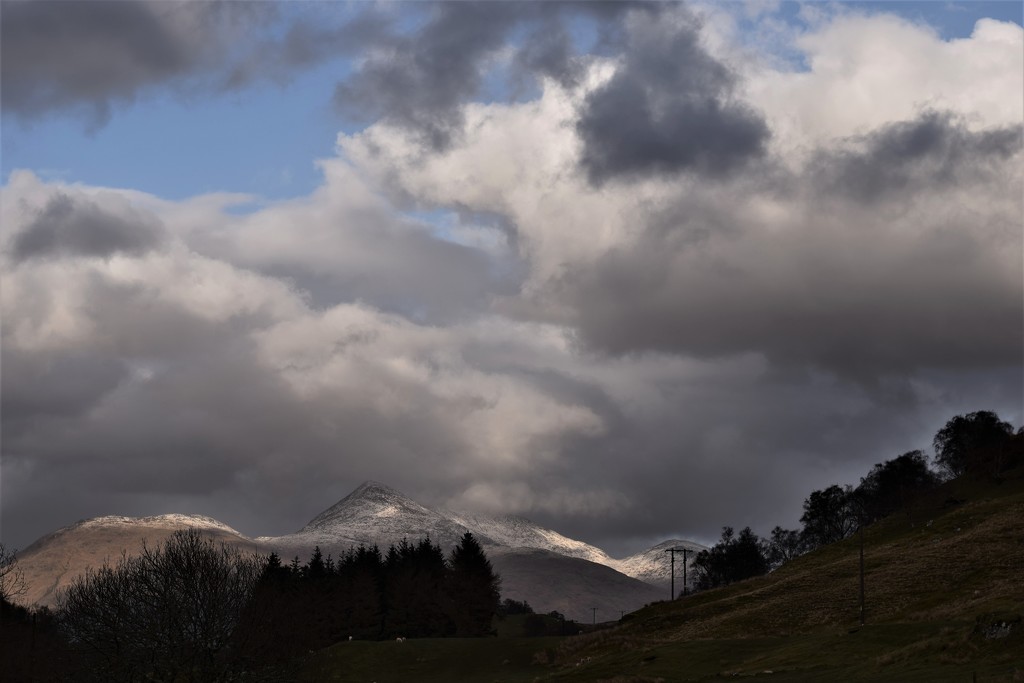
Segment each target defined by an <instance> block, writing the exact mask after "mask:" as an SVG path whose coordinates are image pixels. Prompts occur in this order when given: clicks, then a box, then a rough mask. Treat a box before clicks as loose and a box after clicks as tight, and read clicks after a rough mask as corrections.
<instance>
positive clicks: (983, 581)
mask: <svg viewBox="0 0 1024 683" xmlns="http://www.w3.org/2000/svg"><path fill="white" fill-rule="evenodd" d="M864 542H865V584H866V595H867V599H866V616H867V625H866V626H863V627H861V626H860V624H859V605H858V554H859V539H858V538H857V537H854V538H851V539H847V540H846V541H843V542H841V543H837V544H834V545H832V546H828V547H826V548H822V549H820V550H818V551H816V552H814V553H810V554H808V555H805V556H804V557H801V558H798V559H797V560H795V561H793V562H791V563H789V564H788V565H786V566H785V567H782V568H781V569H779V570H778V571H776V572H774V573H773V574H771V575H769V576H766V577H760V578H757V579H752V580H749V581H744V582H741V583H739V584H735V585H732V586H728V587H726V588H723V589H718V590H714V591H707V592H704V593H699V594H696V595H692V596H689V597H687V598H685V599H683V600H678V601H675V602H663V603H657V604H654V605H651V606H649V607H647V608H645V609H643V610H640V611H638V612H636V613H634V614H633V615H630V616H629V617H628V618H627V620H626V621H625V622H624V623H623V624H622V625H620V626H618V627H616V628H613V629H609V630H603V631H598V632H595V633H589V634H585V635H581V636H571V637H567V638H540V639H530V638H517V637H500V638H485V639H466V640H455V639H452V640H423V641H407V642H406V643H401V644H399V643H341V644H339V645H336V646H334V647H332V648H328V649H327V650H324V651H322V652H320V653H316V654H315V655H313V656H311V657H310V658H309V659H308V660H307V661H306V662H305V663H304V664H303V667H304V668H303V669H302V670H301V671H300V672H299V674H298V677H299V678H300V679H302V680H309V681H312V680H345V681H378V683H385V682H386V681H409V680H416V681H424V682H426V683H429V682H430V681H483V682H486V681H604V682H606V683H630V682H633V683H650V682H653V681H664V682H673V681H708V680H718V679H720V678H723V677H727V678H732V677H756V678H758V679H760V680H766V679H770V680H772V681H840V680H841V681H908V682H912V681H921V682H925V681H929V682H931V681H936V682H941V681H972V680H976V681H986V682H987V681H1015V682H1017V681H1020V682H1024V626H1022V625H1021V621H1020V620H1021V616H1022V615H1024V470H1022V469H1018V470H1016V471H1015V472H1011V473H1010V474H1009V475H1008V476H1007V477H1005V478H1004V480H1003V481H1002V482H1000V483H993V482H984V481H956V482H950V483H948V484H946V485H944V486H943V487H941V488H940V489H939V490H938V491H936V492H935V493H934V494H933V495H931V496H929V497H928V498H926V499H923V500H919V501H917V502H915V503H914V505H913V506H910V507H909V508H908V509H907V510H905V511H904V512H901V513H898V514H896V515H893V516H891V517H889V518H887V519H885V520H882V521H881V522H879V523H877V524H874V525H872V526H871V527H870V528H868V529H867V530H866V532H865V538H864ZM1014 620H1017V621H1016V624H1017V625H1016V626H1015V627H1014V628H1012V629H1011V630H1010V632H1009V635H1007V636H1006V637H1003V638H989V637H986V633H987V634H988V635H991V634H992V632H993V631H992V628H991V626H992V625H993V624H999V623H1002V622H1014ZM515 633H516V629H515V626H514V625H513V624H509V625H508V626H507V627H506V628H505V629H504V631H503V635H505V636H511V635H514V634H515ZM769 671H770V672H771V673H770V674H769V673H766V672H769Z"/></svg>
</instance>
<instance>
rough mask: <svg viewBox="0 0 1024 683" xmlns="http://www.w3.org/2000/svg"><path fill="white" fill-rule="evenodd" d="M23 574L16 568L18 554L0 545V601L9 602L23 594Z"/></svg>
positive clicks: (24, 587) (24, 586)
mask: <svg viewBox="0 0 1024 683" xmlns="http://www.w3.org/2000/svg"><path fill="white" fill-rule="evenodd" d="M25 589H26V585H25V573H24V572H23V571H22V570H21V568H20V567H19V566H18V552H17V551H16V550H8V549H7V547H6V546H5V545H4V544H3V543H0V600H3V601H5V602H11V601H13V600H14V598H16V597H18V596H20V595H22V594H24V593H25Z"/></svg>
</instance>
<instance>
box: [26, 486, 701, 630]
mask: <svg viewBox="0 0 1024 683" xmlns="http://www.w3.org/2000/svg"><path fill="white" fill-rule="evenodd" d="M188 527H197V528H199V529H200V530H202V532H203V533H204V534H205V535H207V536H209V537H211V538H213V539H214V540H216V541H217V542H223V543H228V544H230V545H233V546H235V547H238V548H239V549H241V550H243V551H245V552H260V553H269V552H271V551H274V552H276V553H277V554H278V555H280V556H281V557H282V558H284V560H285V561H287V560H288V559H290V558H292V557H294V556H298V557H299V558H300V561H301V562H305V561H306V560H307V559H308V558H309V555H310V553H311V552H312V550H313V548H314V547H315V546H319V547H320V549H321V551H322V552H323V553H324V555H327V554H329V553H330V554H334V555H335V556H338V555H340V554H341V553H343V552H344V551H345V550H347V549H349V548H351V547H355V546H359V545H366V546H371V545H378V546H380V547H381V548H382V550H384V549H387V547H388V546H390V545H392V544H395V543H398V542H400V541H401V540H402V539H403V538H406V539H409V540H411V541H414V540H418V539H420V538H423V537H429V538H430V540H431V541H432V542H434V543H435V544H438V545H440V546H441V548H442V549H444V550H445V551H446V552H447V551H449V550H450V549H451V548H452V547H453V546H455V545H456V544H457V543H458V541H459V539H460V538H461V537H462V535H463V534H465V533H466V532H467V531H468V532H471V533H472V534H473V535H474V536H475V537H476V538H477V539H478V540H479V541H480V543H481V545H483V547H484V549H485V551H486V552H487V555H488V557H489V558H490V560H491V562H492V564H493V565H494V568H495V570H496V571H497V572H498V573H499V574H500V575H501V577H502V597H503V598H511V599H514V600H526V601H528V602H529V603H530V605H531V606H532V607H533V608H534V609H535V610H537V611H538V612H549V611H552V610H556V611H558V612H560V613H562V614H564V615H565V616H566V617H568V618H571V619H576V620H580V621H583V620H587V621H589V620H591V619H594V618H599V619H600V620H602V621H604V620H611V619H618V618H619V616H620V614H621V613H623V612H631V611H633V610H635V609H638V608H639V607H642V606H643V605H644V604H647V603H649V602H653V601H656V600H663V599H666V598H668V597H669V595H668V593H669V590H668V586H669V583H670V578H671V577H670V574H669V571H670V558H669V553H667V552H666V550H667V549H668V548H669V547H685V548H687V549H688V550H690V551H693V552H690V553H688V555H689V557H688V561H689V562H692V560H693V557H694V555H695V554H696V552H697V551H699V550H702V549H704V548H705V546H702V545H700V544H698V543H694V542H692V541H685V540H678V539H672V540H668V541H665V542H663V543H659V544H658V545H656V546H654V547H652V548H650V549H648V550H646V551H643V552H640V553H637V554H635V555H631V556H629V557H626V558H622V559H616V558H613V557H611V556H609V555H608V554H607V553H606V552H605V551H604V550H602V549H600V548H598V547H596V546H593V545H590V544H587V543H584V542H582V541H578V540H575V539H572V538H569V537H567V536H564V535H562V534H560V533H558V532H557V531H554V530H552V529H546V528H544V527H541V526H539V525H537V524H534V523H533V522H531V521H529V520H527V519H524V518H522V517H514V516H501V517H488V516H484V515H477V514H469V513H463V512H456V511H452V510H446V509H443V508H431V507H428V506H425V505H421V504H420V503H417V502H415V501H413V500H411V499H410V498H408V497H406V496H405V495H403V494H402V493H401V492H399V491H397V490H395V489H393V488H391V487H388V486H385V485H384V484H380V483H377V482H373V481H368V482H365V483H364V484H362V485H360V486H359V487H357V488H356V489H355V490H354V491H352V493H350V494H349V495H347V496H345V497H344V498H342V499H341V500H340V501H338V502H337V503H336V504H334V505H332V506H331V507H329V508H328V509H326V510H324V512H322V513H320V514H319V515H317V516H316V517H315V518H313V519H312V520H311V521H310V522H309V523H308V524H306V525H305V526H304V527H303V528H302V529H300V530H299V531H297V532H295V533H293V534H288V535H284V536H259V537H256V538H249V537H247V536H245V535H243V534H241V533H239V532H238V531H236V530H235V529H233V528H231V527H230V526H228V525H226V524H223V523H221V522H219V521H217V520H215V519H212V518H209V517H203V516H197V515H180V514H170V515H160V516H155V517H141V518H132V517H97V518H94V519H89V520H84V521H81V522H78V523H77V524H73V525H71V526H67V527H64V528H62V529H59V530H57V531H55V532H54V533H52V534H48V535H46V536H44V537H42V538H40V539H39V540H38V541H36V542H35V543H33V544H32V545H31V546H29V547H28V548H26V549H25V550H24V551H23V552H22V553H19V556H18V560H19V566H20V567H21V568H22V570H23V571H24V573H25V577H26V582H27V584H28V590H27V591H26V593H25V594H24V595H22V596H21V599H20V601H21V602H23V603H25V604H33V603H37V604H41V605H52V604H53V603H54V601H55V599H56V595H57V591H58V590H59V589H61V588H63V587H65V586H67V585H68V584H69V583H70V582H72V581H73V580H74V579H75V578H76V577H77V576H79V575H80V574H82V573H83V572H85V570H86V568H87V567H97V566H99V565H101V564H102V563H103V562H104V561H109V562H115V561H116V560H117V559H118V558H119V557H120V556H121V555H122V553H131V552H133V550H136V549H138V548H140V547H141V544H142V542H143V541H145V542H146V543H148V544H150V545H157V544H159V543H162V542H163V540H164V539H165V538H167V537H168V536H170V535H171V534H172V533H173V532H174V531H176V530H178V529H183V528H188ZM682 576H683V569H682V556H679V555H677V557H676V586H677V590H681V589H682ZM690 576H692V573H691V574H690ZM595 607H596V608H597V613H596V615H595V613H594V611H593V608H595Z"/></svg>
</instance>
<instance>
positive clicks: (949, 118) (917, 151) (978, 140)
mask: <svg viewBox="0 0 1024 683" xmlns="http://www.w3.org/2000/svg"><path fill="white" fill-rule="evenodd" d="M1022 133H1024V128H1022V127H1021V126H1015V127H1010V128H1000V129H995V130H984V131H979V132H973V131H971V130H969V129H968V128H967V126H966V125H965V123H964V121H962V120H960V119H958V118H956V117H954V116H953V115H952V114H949V113H943V112H938V111H927V112H924V113H923V114H922V115H921V116H920V117H919V118H918V119H916V120H913V121H902V122H898V123H892V124H889V125H887V126H885V127H883V128H882V129H880V130H877V131H874V132H872V133H870V134H869V135H865V136H862V137H860V138H857V139H854V140H852V141H850V144H849V147H850V148H847V149H843V150H840V151H832V150H828V151H823V152H821V153H819V155H818V158H817V159H816V161H815V162H814V170H815V176H816V178H817V182H818V184H819V186H820V187H821V188H822V190H823V191H826V192H830V193H841V194H845V195H849V196H851V197H853V198H855V199H857V200H860V201H865V202H871V201H876V200H878V199H885V198H899V197H904V196H906V194H907V193H908V192H911V191H914V190H915V189H919V188H922V187H943V186H951V185H954V184H956V183H958V182H962V181H964V180H967V181H971V179H972V177H974V178H976V177H977V176H978V175H979V174H980V173H983V172H985V171H986V170H990V171H991V172H998V171H997V170H996V169H993V168H991V167H992V165H993V162H995V163H996V164H998V163H999V162H1002V161H1004V160H1005V159H1006V158H1007V157H1009V156H1010V155H1012V154H1014V153H1016V152H1018V151H1019V150H1020V149H1021V146H1022Z"/></svg>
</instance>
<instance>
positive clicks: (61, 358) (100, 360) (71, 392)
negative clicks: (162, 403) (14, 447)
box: [0, 344, 127, 439]
mask: <svg viewBox="0 0 1024 683" xmlns="http://www.w3.org/2000/svg"><path fill="white" fill-rule="evenodd" d="M0 357H2V358H3V361H2V366H3V388H4V391H3V392H2V393H0V415H2V416H3V427H4V429H3V431H4V435H5V437H6V438H8V439H10V438H12V437H14V436H15V435H16V434H18V433H20V432H21V431H22V430H23V429H27V428H31V426H32V425H31V424H30V422H31V420H32V419H38V418H40V417H42V416H61V417H66V418H67V417H76V416H80V415H82V414H83V413H85V412H86V411H87V410H88V409H89V408H91V407H92V406H93V405H95V403H96V402H97V401H98V400H100V399H101V398H102V397H103V396H105V395H107V394H108V393H109V392H110V391H112V390H114V389H115V388H116V387H117V385H118V384H119V383H120V382H121V380H122V379H124V377H125V375H126V373H127V368H126V367H125V365H124V363H122V362H121V361H120V359H117V358H110V357H103V356H100V357H97V356H95V355H93V354H89V353H78V354H75V353H55V352H53V351H42V352H31V351H26V350H24V349H18V348H14V347H12V345H10V344H4V345H3V347H2V350H0Z"/></svg>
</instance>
